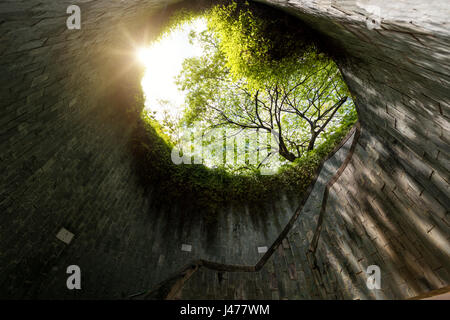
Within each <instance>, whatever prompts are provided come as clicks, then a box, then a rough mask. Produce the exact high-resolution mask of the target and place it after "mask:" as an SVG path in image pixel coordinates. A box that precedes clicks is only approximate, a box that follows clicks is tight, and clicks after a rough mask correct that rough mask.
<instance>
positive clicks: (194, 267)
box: [128, 122, 361, 300]
mask: <svg viewBox="0 0 450 320" xmlns="http://www.w3.org/2000/svg"><path fill="white" fill-rule="evenodd" d="M360 133H361V128H360V123H359V122H357V123H356V124H355V125H354V126H353V128H352V129H351V130H350V131H349V133H348V134H347V135H346V136H345V138H344V139H343V140H342V141H341V142H340V143H339V145H337V146H336V147H335V148H334V149H333V150H332V151H331V152H330V153H329V154H328V155H327V156H326V157H325V158H324V159H323V160H322V161H321V163H320V164H319V167H318V168H317V170H316V173H315V175H314V177H313V180H312V181H311V183H310V184H309V186H308V189H307V190H306V192H305V193H304V195H303V197H302V200H301V203H300V205H299V207H298V208H297V209H296V210H295V213H294V214H293V215H292V217H291V218H290V219H289V222H288V223H287V224H286V226H285V227H284V229H283V231H281V233H280V234H279V236H278V237H277V239H276V240H275V241H274V242H273V244H272V245H271V246H270V248H269V249H268V250H267V252H266V253H265V254H264V255H263V256H262V257H261V259H260V260H259V261H258V263H256V264H255V265H254V266H247V265H232V264H222V263H217V262H213V261H208V260H203V259H199V260H194V261H192V262H190V263H189V264H187V265H186V266H184V267H183V268H181V271H179V272H176V273H175V274H174V275H172V276H170V277H169V278H167V279H166V280H164V281H162V282H160V283H159V284H158V285H156V287H155V288H154V289H153V290H151V291H144V292H140V293H136V294H133V295H130V296H129V297H128V298H130V299H133V298H137V297H143V298H144V299H165V300H170V299H173V298H175V296H176V295H177V293H178V292H179V291H180V290H181V289H182V288H183V286H184V284H185V283H186V281H188V280H189V279H190V278H191V277H192V275H193V274H194V273H195V272H197V271H198V270H199V269H200V268H201V267H204V268H207V269H211V270H215V271H219V272H257V271H259V270H261V269H262V268H263V267H264V265H265V264H266V262H267V261H268V260H269V258H270V257H271V256H272V254H273V253H274V252H275V250H276V249H277V248H278V246H279V245H280V244H281V242H282V241H283V239H284V238H286V236H287V234H288V233H289V231H290V230H291V228H292V226H293V225H294V223H295V221H296V220H297V218H298V217H299V215H300V213H301V212H302V210H303V207H304V205H305V203H306V201H307V200H308V198H309V196H310V194H311V192H312V190H313V189H314V185H315V183H316V181H317V179H318V177H319V175H320V171H321V170H322V168H323V165H324V164H325V162H326V161H327V160H328V159H330V158H331V157H332V156H333V155H334V154H335V153H336V152H337V151H338V150H339V149H340V148H341V147H342V146H343V145H344V144H345V143H346V142H347V141H348V139H350V137H351V136H352V135H353V134H355V135H354V138H353V141H352V145H351V147H350V150H349V152H348V154H347V156H346V158H345V160H344V162H343V163H342V165H341V166H340V167H339V169H338V170H337V172H336V173H335V174H334V175H333V177H332V178H331V179H330V181H328V183H327V185H326V187H325V191H324V195H323V198H322V207H321V210H320V213H319V218H318V220H317V226H316V230H315V232H314V235H313V239H312V241H311V244H310V246H309V248H308V252H307V253H306V256H307V258H308V263H309V265H310V267H311V269H312V271H313V275H314V279H315V281H316V283H317V284H318V285H319V287H322V288H323V285H321V283H322V282H321V278H320V273H319V271H318V268H317V263H316V256H315V253H316V250H317V245H318V242H319V238H320V232H321V230H322V223H323V219H324V215H325V209H326V205H327V201H328V194H329V189H330V188H331V187H332V186H333V184H334V183H335V182H336V181H337V180H338V179H339V177H340V176H341V174H342V172H344V170H345V168H346V167H347V165H348V163H349V162H350V160H351V158H352V156H353V153H354V151H355V148H356V144H357V142H358V139H359V136H360Z"/></svg>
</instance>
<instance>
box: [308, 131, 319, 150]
mask: <svg viewBox="0 0 450 320" xmlns="http://www.w3.org/2000/svg"><path fill="white" fill-rule="evenodd" d="M317 136H318V133H317V132H314V131H312V132H311V140H309V144H308V151H311V150H313V149H314V143H316V139H317Z"/></svg>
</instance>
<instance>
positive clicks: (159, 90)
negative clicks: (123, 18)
mask: <svg viewBox="0 0 450 320" xmlns="http://www.w3.org/2000/svg"><path fill="white" fill-rule="evenodd" d="M205 29H206V21H205V20H204V19H196V20H194V21H192V22H188V23H185V24H183V25H181V26H179V27H178V28H176V29H175V30H173V31H172V32H170V33H168V34H166V35H164V36H163V37H162V38H161V39H160V40H159V41H157V42H154V43H152V45H151V46H149V47H146V48H139V49H138V50H137V58H138V60H139V61H140V63H142V64H143V65H144V66H145V74H144V77H143V78H142V82H141V84H142V88H143V91H144V94H145V97H146V101H145V107H146V110H147V111H150V112H153V113H154V115H155V118H156V119H157V120H160V121H161V120H163V119H164V118H165V117H167V116H168V115H169V116H170V117H172V118H177V117H178V116H179V115H180V114H181V112H182V108H183V106H182V105H183V103H184V93H183V92H182V91H180V90H178V88H177V86H176V84H175V76H176V75H177V74H178V73H179V72H180V71H181V69H182V63H183V61H184V60H185V59H186V58H190V57H194V56H200V55H201V54H202V52H203V50H202V48H201V46H200V45H199V44H196V43H190V42H189V37H188V35H189V32H190V31H191V30H194V31H196V32H201V31H203V30H205Z"/></svg>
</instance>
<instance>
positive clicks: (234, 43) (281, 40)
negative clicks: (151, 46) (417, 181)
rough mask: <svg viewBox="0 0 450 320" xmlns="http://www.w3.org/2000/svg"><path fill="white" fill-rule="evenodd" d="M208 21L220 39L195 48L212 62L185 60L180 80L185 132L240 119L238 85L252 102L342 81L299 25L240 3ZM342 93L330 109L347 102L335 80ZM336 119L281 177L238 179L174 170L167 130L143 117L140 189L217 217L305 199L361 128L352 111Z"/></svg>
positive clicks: (288, 123)
mask: <svg viewBox="0 0 450 320" xmlns="http://www.w3.org/2000/svg"><path fill="white" fill-rule="evenodd" d="M197 16H198V14H195V13H192V12H189V11H184V12H181V13H178V14H177V15H175V16H174V18H173V19H172V20H171V21H170V22H169V23H168V24H167V26H166V28H165V29H164V32H167V31H170V30H171V29H172V28H175V27H177V26H178V25H180V24H182V23H183V22H185V21H189V20H191V19H193V18H195V17H197ZM206 17H207V19H208V26H209V28H210V31H211V30H212V32H213V33H214V36H212V33H211V32H209V31H208V32H203V33H200V34H195V33H193V34H191V39H192V40H193V41H194V40H195V39H199V40H200V42H201V43H202V44H203V46H204V50H205V52H206V54H205V55H204V56H202V57H200V58H192V59H187V60H186V61H185V62H184V65H183V72H182V74H181V75H180V76H179V77H178V79H177V81H178V84H179V85H180V87H181V89H183V90H186V91H187V96H186V104H187V106H188V109H187V111H186V113H185V117H184V122H185V123H187V124H192V123H194V122H196V121H199V120H200V121H208V120H210V118H209V117H210V116H212V113H210V112H207V111H208V109H207V106H211V105H212V106H214V107H216V108H220V109H221V110H222V111H224V112H229V115H230V116H231V115H232V114H233V113H234V114H239V113H240V110H239V109H236V108H237V106H242V105H244V106H248V107H250V106H251V105H252V101H251V99H249V98H248V96H246V95H242V94H237V93H236V87H235V85H236V83H237V84H239V85H241V87H242V89H244V90H249V91H250V92H251V94H254V93H255V91H256V90H257V89H261V88H264V87H267V86H270V84H271V83H273V82H277V83H279V84H280V85H284V86H285V87H288V86H289V85H290V84H291V83H294V82H295V81H297V80H299V79H300V80H301V79H303V78H302V77H304V76H305V74H308V72H310V71H311V70H312V69H315V68H316V69H317V68H319V69H320V70H321V72H319V73H318V74H317V77H315V78H314V79H311V82H310V83H309V85H310V86H311V87H314V86H317V84H318V83H320V82H322V83H323V82H326V81H327V79H328V78H329V77H330V74H331V73H336V72H337V73H338V70H337V67H336V66H335V65H334V63H332V64H330V59H329V58H327V57H326V56H325V55H323V54H318V53H317V52H316V51H315V50H314V46H313V45H312V44H311V43H312V42H311V41H310V39H309V37H310V36H309V35H308V33H307V32H306V31H305V30H304V29H303V28H302V27H301V26H299V24H298V21H297V20H293V21H292V20H290V18H286V16H284V15H283V16H281V15H268V14H267V11H264V10H259V8H258V7H257V6H256V7H255V6H254V5H253V4H249V3H245V2H236V1H231V2H230V1H227V2H226V4H223V5H220V6H215V7H213V8H212V9H211V11H209V12H208V13H207V14H206ZM216 37H217V38H216ZM299 39H301V41H299ZM292 70H295V72H293V71H292ZM339 76H340V75H339ZM336 86H337V88H338V89H337V90H335V92H331V91H329V92H326V94H327V95H333V96H332V97H331V98H332V99H331V100H332V101H336V100H338V99H339V98H340V97H341V96H343V95H348V91H347V88H346V86H345V83H343V80H342V79H341V78H339V79H337V80H336ZM293 90H298V92H297V95H298V96H305V97H306V98H311V96H308V94H313V92H312V91H311V90H310V92H308V89H306V87H298V88H296V89H293ZM302 90H303V91H302ZM263 98H264V97H262V99H263ZM331 100H330V101H331ZM243 102H244V103H243ZM137 104H138V106H137V107H136V108H135V109H137V110H142V109H143V104H144V101H143V99H142V95H140V98H139V99H138V101H137ZM325 108H326V105H325ZM338 113H339V116H338V117H337V119H338V120H339V121H337V122H336V123H331V125H330V130H327V131H325V132H324V133H323V134H322V135H321V137H320V138H319V139H318V141H317V146H316V148H314V149H313V150H311V151H308V152H305V153H303V154H302V155H301V156H300V157H298V158H297V159H296V160H295V161H294V162H292V163H286V164H285V165H283V166H282V167H281V168H280V169H279V171H278V173H277V174H275V175H261V174H260V172H259V171H258V170H244V171H242V173H241V174H239V175H236V174H233V173H231V172H230V171H229V170H227V168H225V167H218V168H214V169H212V168H207V167H205V166H204V165H195V164H190V165H186V164H180V165H175V164H174V163H173V162H172V160H171V150H172V147H173V143H172V141H171V138H170V137H169V136H168V135H167V134H165V132H166V130H165V128H164V126H162V125H161V124H160V123H159V122H157V121H155V120H154V119H153V118H152V117H151V116H149V115H148V114H145V113H143V114H142V117H141V120H142V121H140V122H139V124H138V126H137V127H136V129H135V131H134V133H133V139H132V141H131V147H132V150H133V154H134V155H135V159H136V165H137V168H138V171H139V173H140V177H141V178H142V182H143V184H144V185H146V186H149V187H150V188H151V190H152V193H153V196H154V198H155V199H158V203H159V204H160V205H162V206H165V205H166V206H168V207H171V206H172V204H173V203H174V202H178V203H181V204H184V205H185V206H186V207H187V208H189V207H191V208H203V209H204V210H203V211H206V212H207V213H209V214H210V216H211V217H214V214H215V213H216V212H217V210H218V209H219V208H221V207H223V206H224V205H228V204H230V203H236V204H243V203H245V204H249V205H259V204H260V203H261V202H262V200H263V199H264V202H265V201H268V202H270V201H274V200H276V199H277V198H278V197H279V195H280V193H281V192H287V193H290V194H293V195H301V194H302V193H303V192H305V190H306V188H307V187H308V186H309V184H310V183H311V181H312V179H313V177H314V175H315V173H316V171H317V169H318V166H319V165H320V162H321V161H322V159H323V158H324V157H325V156H327V155H328V154H329V152H330V151H332V150H333V149H334V147H335V146H336V145H337V144H339V142H340V141H341V140H342V139H343V137H344V136H345V135H346V134H347V132H348V131H349V130H350V128H351V127H352V125H353V124H354V123H355V122H356V121H357V115H356V111H355V110H354V108H353V105H352V104H349V105H347V106H346V107H345V108H342V109H340V110H339V112H338ZM281 121H282V122H283V123H284V126H285V127H289V128H290V130H291V133H289V135H290V136H293V135H294V134H295V133H297V134H298V133H302V132H301V130H302V129H301V128H303V125H302V124H301V123H300V121H299V120H298V119H297V118H295V117H289V116H285V117H283V118H282V119H281ZM253 169H254V168H253Z"/></svg>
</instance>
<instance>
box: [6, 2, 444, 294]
mask: <svg viewBox="0 0 450 320" xmlns="http://www.w3.org/2000/svg"><path fill="white" fill-rule="evenodd" d="M168 2H169V1H156V0H154V1H151V0H130V1H122V2H111V1H106V0H96V1H86V0H84V1H77V0H71V1H66V0H61V1H57V3H55V4H53V3H52V4H43V3H42V2H41V1H37V0H27V1H17V0H14V1H10V0H6V1H3V2H2V3H1V4H0V31H1V32H0V34H1V43H2V45H1V46H0V65H1V73H0V92H1V97H2V99H1V101H0V106H1V108H0V123H1V126H0V134H1V136H2V139H1V141H0V143H1V148H0V159H1V162H0V166H1V169H2V170H1V172H2V175H1V177H0V212H1V214H0V271H1V272H0V297H2V298H24V297H28V298H30V297H31V298H35V297H39V298H48V297H50V298H110V297H119V298H120V297H126V296H128V295H129V294H132V293H135V292H139V291H140V290H144V289H148V288H151V287H152V286H154V285H155V284H156V283H158V282H159V281H161V280H163V279H164V278H165V277H166V276H167V275H168V274H170V273H171V272H174V271H176V270H177V269H178V268H179V266H181V265H182V264H184V263H185V262H186V260H189V259H191V258H193V257H197V256H202V257H205V256H206V257H207V258H211V259H212V258H214V259H215V260H216V261H218V262H230V263H231V262H239V263H252V262H253V261H254V260H255V259H257V256H255V253H254V252H255V251H254V250H255V248H256V246H259V245H270V241H273V239H274V238H276V234H277V232H279V231H280V230H281V229H282V228H283V226H284V224H285V223H286V221H287V220H288V219H289V216H290V214H291V213H292V212H293V210H294V208H295V206H296V203H295V201H296V200H295V199H285V200H280V202H279V203H276V204H273V205H272V206H271V207H269V208H268V209H267V212H268V213H267V215H266V216H267V217H268V218H267V219H264V220H263V221H255V220H254V219H253V220H252V219H251V215H249V213H246V210H245V208H226V209H224V211H226V210H229V211H232V212H234V213H236V214H235V216H237V218H228V217H230V215H227V216H225V215H224V218H222V220H221V221H222V222H224V225H225V226H226V227H224V228H222V227H218V230H221V231H220V232H218V234H220V236H219V238H220V239H219V240H220V241H212V242H211V245H210V244H208V245H207V244H206V242H207V241H208V239H209V238H208V236H207V232H206V231H207V230H203V229H202V226H201V223H200V224H199V223H197V221H189V219H188V217H189V216H188V215H187V214H186V213H185V216H186V218H185V219H183V221H182V222H180V221H178V220H177V217H179V216H180V212H181V214H182V213H183V212H182V209H177V208H174V210H173V212H156V211H155V210H152V209H151V208H152V207H151V205H152V203H153V202H155V201H157V200H156V199H152V197H151V195H148V194H147V193H145V192H144V190H143V189H142V188H141V187H140V185H139V183H138V181H137V177H136V174H135V172H134V168H133V165H132V157H131V155H130V152H129V150H128V147H127V143H128V137H129V134H130V133H131V130H132V127H133V121H134V120H132V118H131V117H127V116H126V114H124V112H123V110H124V109H126V107H127V106H129V105H130V102H132V101H133V99H134V92H135V91H134V89H135V88H136V87H137V86H138V85H139V77H138V76H137V75H138V74H139V67H138V66H137V65H133V64H131V63H130V61H132V60H133V58H134V56H133V54H134V51H133V50H132V48H133V46H136V44H139V43H143V42H144V41H145V40H147V39H149V38H150V37H151V36H152V26H149V25H148V23H149V17H150V16H151V13H152V12H155V11H156V10H158V9H161V8H164V6H165V5H166V4H167V3H168ZM267 2H270V3H272V4H273V5H275V6H278V7H280V8H282V9H284V10H287V11H289V12H290V13H292V14H295V15H298V16H299V18H301V19H303V20H304V21H306V22H307V23H308V24H310V25H311V27H312V28H315V29H317V30H318V31H320V32H322V33H323V34H324V35H326V36H327V37H329V39H330V41H334V42H335V43H336V44H337V45H339V46H340V47H342V48H343V49H345V50H346V53H347V58H346V59H345V60H342V61H338V64H339V66H340V67H341V69H342V72H343V74H344V77H345V79H346V81H347V83H348V85H349V88H350V90H351V91H352V93H353V94H354V96H355V101H356V104H357V108H358V112H359V115H360V119H361V127H362V132H361V137H360V139H359V141H358V145H357V147H356V150H355V154H354V155H353V158H352V161H351V162H350V164H349V165H348V167H347V168H346V170H345V171H344V172H343V174H342V176H341V177H340V179H339V180H338V181H337V182H336V183H335V185H334V187H333V188H332V189H331V191H330V197H329V200H328V205H327V208H326V211H325V215H324V220H323V227H322V231H321V234H320V238H319V241H318V246H317V252H316V259H317V261H318V265H317V266H313V267H312V268H311V266H310V264H309V263H308V262H307V260H306V257H304V256H303V251H300V250H297V251H295V241H292V243H294V244H293V245H290V239H291V238H290V236H288V239H287V241H285V242H286V243H285V245H284V246H283V247H282V249H280V250H279V251H277V254H276V255H274V256H273V257H272V259H273V266H274V268H273V270H272V269H270V270H269V271H270V272H268V275H269V279H270V280H271V281H269V282H265V281H261V280H260V279H261V276H262V274H260V273H254V274H250V273H248V274H245V277H254V278H249V279H248V281H240V283H242V284H243V286H242V287H240V289H239V290H240V291H236V290H234V291H233V289H232V288H233V286H232V284H231V282H230V285H229V287H228V290H230V291H231V292H238V293H236V294H235V297H240V296H243V297H251V296H252V294H253V293H254V292H256V291H255V290H256V289H254V288H255V286H256V288H258V285H261V286H264V285H266V286H267V285H268V283H270V287H264V288H262V289H261V290H266V291H265V292H268V294H269V293H270V297H274V298H277V297H278V298H310V297H338V298H375V297H378V298H385V297H393V298H405V297H411V296H415V295H417V294H420V293H423V292H427V291H430V290H433V289H437V288H441V287H445V286H448V285H449V282H450V275H449V268H450V248H449V234H450V232H449V215H448V208H449V203H450V200H449V191H448V181H449V174H448V173H449V153H450V151H449V147H448V140H449V139H448V137H449V122H448V115H449V109H450V108H449V105H448V101H449V96H450V92H449V91H448V87H449V82H450V78H449V77H448V76H447V75H448V74H450V72H449V69H450V61H449V58H448V43H449V40H450V39H449V38H450V32H449V31H448V30H449V27H448V23H447V21H446V19H447V17H448V16H449V14H450V12H449V7H448V6H449V5H448V4H447V1H444V0H442V1H441V0H436V1H427V2H426V3H425V4H422V3H423V2H422V1H413V0H410V1H402V2H401V3H396V2H394V3H392V4H387V3H384V1H358V3H359V5H358V4H357V2H356V1H345V2H340V1H339V2H337V1H329V0H321V1H315V2H311V1H300V0H298V1H275V0H274V1H267ZM71 4H78V5H79V6H80V7H81V11H82V29H81V30H79V31H78V30H67V28H66V25H65V21H66V18H67V16H68V15H67V14H66V8H67V7H68V6H69V5H71ZM369 4H371V5H378V6H379V7H380V8H381V16H382V17H383V20H382V21H381V29H372V30H370V29H368V27H367V24H366V21H365V19H366V17H367V15H369V13H368V12H367V11H366V10H365V9H364V8H363V7H365V8H366V9H367V8H368V7H367V5H369ZM152 23H154V20H152ZM153 29H155V27H153ZM247 211H248V210H247ZM280 211H281V212H282V214H281V215H280V214H279V212H280ZM317 214H318V212H317ZM233 219H238V220H241V221H240V223H237V222H236V220H233ZM267 221H269V223H267ZM299 223H302V222H301V221H300V220H299ZM236 225H239V226H241V227H240V228H234V227H235V226H236ZM266 225H269V227H267V228H266V227H265V226H266ZM61 227H65V228H66V229H68V230H69V231H71V232H73V233H74V234H75V238H74V239H73V240H72V242H71V243H70V245H68V246H67V245H65V244H64V243H63V242H61V241H59V240H57V239H56V238H55V235H56V233H57V232H58V230H59V229H60V228H61ZM303 228H305V229H304V230H303V229H302V232H299V236H300V238H301V239H302V241H306V242H305V243H304V244H302V245H306V247H308V242H309V241H311V238H312V236H313V234H314V231H315V225H310V226H308V224H305V225H304V226H303ZM173 229H175V230H176V232H172V231H173ZM237 229H239V230H237ZM249 238H250V239H252V240H251V242H249V241H248V239H249ZM174 239H175V240H174ZM222 240H223V241H222ZM187 242H190V243H192V244H193V251H192V252H191V253H187V252H181V251H180V249H179V247H180V246H181V243H187ZM216 243H218V245H217V246H216ZM223 243H225V245H223V247H221V246H220V244H223ZM236 243H239V245H237V246H234V245H235V244H236ZM246 243H252V246H251V247H249V246H246ZM288 249H289V250H291V251H292V252H293V253H292V254H293V255H292V256H289V257H288V255H284V254H283V252H285V251H286V250H288ZM196 250H197V251H196ZM252 252H253V253H252ZM71 264H77V265H79V266H80V267H81V269H82V290H81V291H69V290H67V289H66V286H65V281H66V278H67V275H66V273H65V269H66V267H67V266H68V265H71ZM370 264H377V265H379V266H380V268H381V271H382V290H379V291H369V290H367V288H366V286H365V277H366V275H365V273H364V269H365V268H366V266H367V265H370ZM283 266H286V267H285V268H284V269H283ZM202 272H203V271H202ZM205 272H213V271H205ZM261 272H263V270H262V271H261ZM198 275H200V273H198ZM243 276H244V275H243ZM195 277H196V275H195V276H194V277H193V278H192V279H191V281H200V282H198V285H199V286H200V287H203V288H206V287H208V286H209V285H211V288H214V281H215V280H214V279H216V278H217V277H213V276H212V277H211V279H212V280H211V281H207V278H205V277H199V280H195V279H196V278H195ZM231 277H235V278H236V279H237V280H239V279H240V278H239V274H238V273H235V274H233V275H232V276H231V274H230V278H231ZM258 277H259V278H258ZM291 278H292V280H295V281H292V280H290V279H291ZM252 279H253V280H252ZM241 280H242V279H241ZM230 281H231V280H230ZM294 282H295V285H294V284H292V285H291V284H290V283H294ZM227 283H228V282H227ZM192 284H194V282H192ZM222 284H223V282H222ZM246 284H248V286H246ZM187 288H188V287H186V289H185V290H184V291H183V294H184V295H185V296H186V297H187V296H189V290H188V289H187ZM245 292H247V293H248V294H244V293H245ZM241 293H242V294H241ZM191 296H195V295H191ZM208 296H211V295H208Z"/></svg>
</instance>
